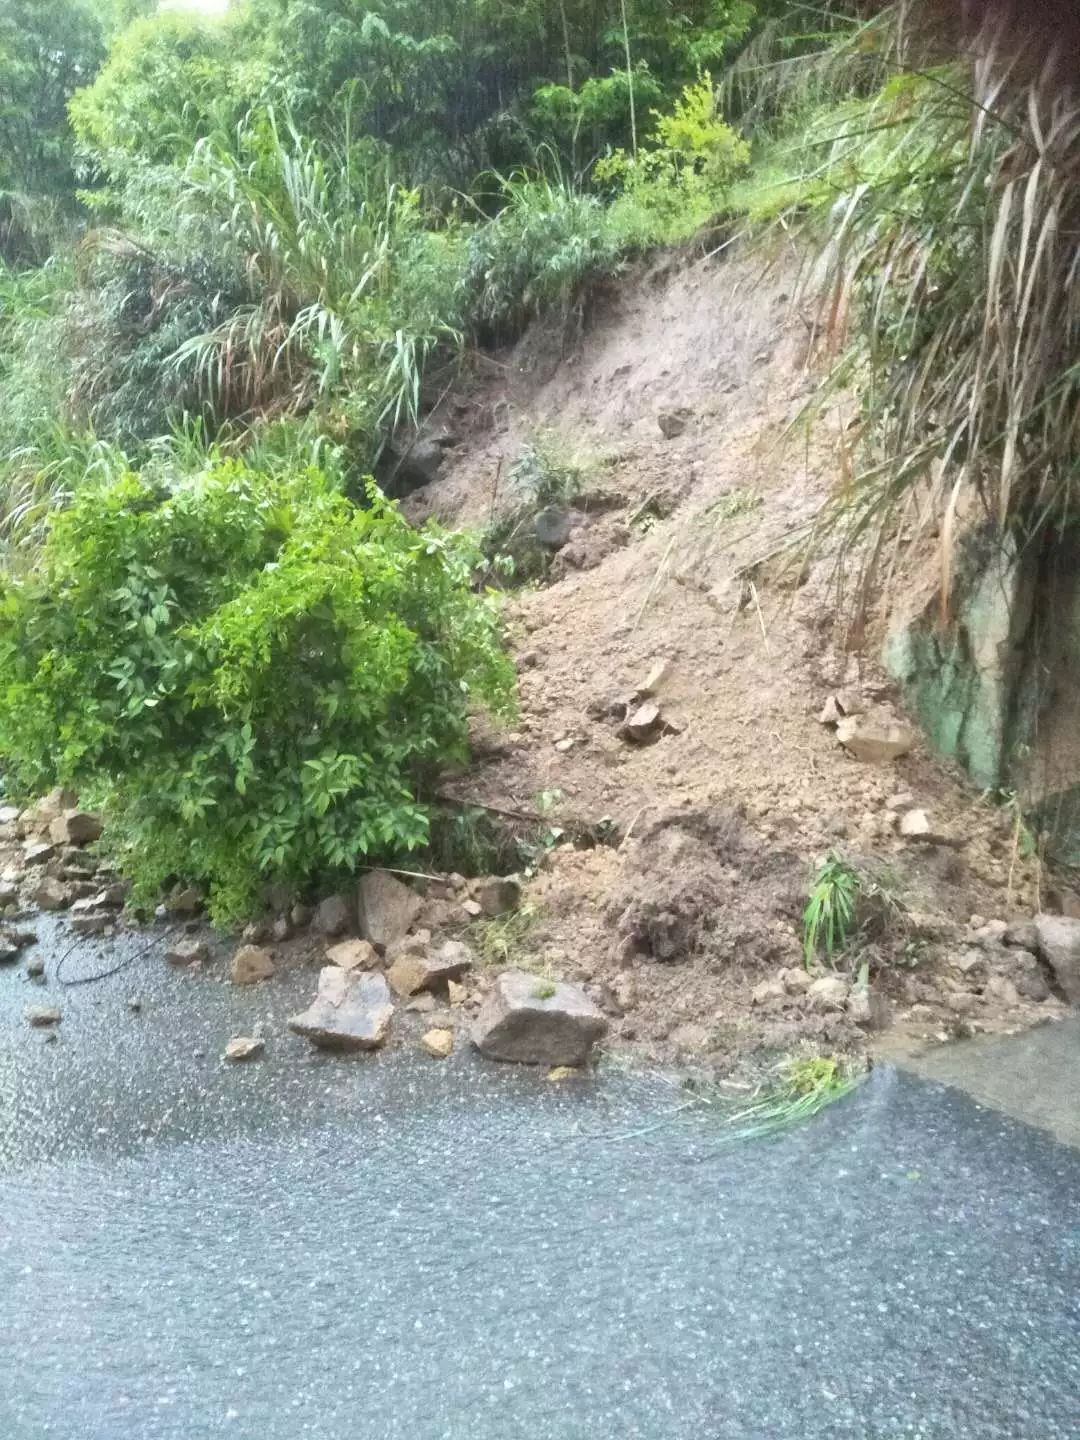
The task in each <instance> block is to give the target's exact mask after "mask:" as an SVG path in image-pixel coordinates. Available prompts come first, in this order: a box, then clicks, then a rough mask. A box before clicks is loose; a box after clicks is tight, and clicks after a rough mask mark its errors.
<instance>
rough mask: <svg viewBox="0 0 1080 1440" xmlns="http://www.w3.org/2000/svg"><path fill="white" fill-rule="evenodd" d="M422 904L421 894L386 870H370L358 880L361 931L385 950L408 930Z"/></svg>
mask: <svg viewBox="0 0 1080 1440" xmlns="http://www.w3.org/2000/svg"><path fill="white" fill-rule="evenodd" d="M421 905H422V901H421V899H420V896H419V895H417V894H416V892H415V891H414V890H410V889H409V887H408V886H407V885H403V884H402V883H401V881H400V880H398V879H397V877H396V876H394V875H391V874H390V872H389V871H388V870H373V871H372V872H371V873H370V874H369V875H365V876H363V878H362V879H361V881H360V932H361V934H362V935H363V936H364V938H365V940H370V941H371V943H372V945H374V946H375V947H376V948H377V949H379V950H386V949H388V948H389V946H391V945H395V944H396V943H397V942H398V941H399V940H403V939H404V938H405V936H406V935H407V934H408V933H409V931H410V930H411V929H412V926H413V924H414V923H415V921H416V917H417V916H418V915H419V914H420V909H421Z"/></svg>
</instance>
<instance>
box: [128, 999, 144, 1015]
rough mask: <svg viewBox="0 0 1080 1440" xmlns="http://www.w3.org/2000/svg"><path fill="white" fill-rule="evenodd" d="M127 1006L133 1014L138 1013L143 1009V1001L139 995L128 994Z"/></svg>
mask: <svg viewBox="0 0 1080 1440" xmlns="http://www.w3.org/2000/svg"><path fill="white" fill-rule="evenodd" d="M127 1008H128V1009H129V1010H130V1011H131V1013H132V1014H133V1015H138V1013H139V1011H140V1010H141V1009H142V1001H141V1000H140V999H139V997H138V995H129V996H128V998H127Z"/></svg>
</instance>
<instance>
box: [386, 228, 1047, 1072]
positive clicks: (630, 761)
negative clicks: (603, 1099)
mask: <svg viewBox="0 0 1080 1440" xmlns="http://www.w3.org/2000/svg"><path fill="white" fill-rule="evenodd" d="M795 269H796V267H795V265H794V263H793V262H789V261H787V260H784V259H783V258H780V259H776V260H774V261H773V263H772V264H771V265H769V266H768V267H765V266H764V265H763V263H762V262H761V261H760V260H756V261H749V260H741V259H740V260H734V261H731V260H729V259H727V258H726V257H723V256H712V257H709V258H705V259H697V260H693V261H689V260H671V261H668V262H666V263H664V264H663V265H660V266H657V267H654V268H651V269H649V270H647V271H644V272H643V273H640V274H637V275H635V276H633V277H630V278H628V279H627V280H626V282H625V283H624V284H622V285H621V286H620V287H619V288H618V289H617V291H615V292H614V293H612V294H611V295H609V296H608V297H606V298H605V300H604V301H603V303H602V304H601V305H600V306H599V308H598V313H596V314H595V315H594V316H593V317H592V320H591V323H590V324H589V325H588V326H587V327H586V328H585V330H584V332H583V333H578V334H575V335H573V336H571V337H570V338H569V339H567V336H566V334H565V332H564V331H563V330H562V329H561V327H559V328H553V327H551V326H550V325H549V326H547V327H537V328H536V329H534V331H533V332H532V333H530V334H529V335H527V336H526V337H525V339H524V340H523V341H522V342H521V343H520V344H519V345H518V347H517V348H516V349H515V350H514V351H513V352H512V353H510V354H507V355H505V356H503V357H501V360H500V363H499V364H498V365H494V364H492V365H486V367H485V368H486V371H487V373H486V374H485V375H484V376H483V377H482V378H480V379H477V380H476V382H475V383H474V384H473V386H472V387H471V388H469V389H468V390H467V391H466V392H465V393H463V394H460V395H458V396H457V397H455V398H454V399H452V400H451V401H450V402H449V403H448V404H447V405H446V406H445V407H444V411H443V414H442V415H441V416H440V417H439V419H440V421H441V423H442V424H443V425H444V427H445V431H444V435H443V438H444V440H446V441H448V442H451V448H450V449H449V450H448V451H447V457H448V458H447V460H446V461H445V463H444V465H443V468H442V471H441V473H440V475H439V477H438V479H437V480H436V481H435V482H434V483H432V484H431V485H429V486H427V487H426V488H424V489H423V490H420V491H418V492H416V493H415V494H414V495H413V496H411V497H410V499H409V501H408V502H407V506H408V509H409V510H410V512H411V513H412V514H413V515H416V516H421V515H423V516H427V515H437V516H439V517H441V518H443V519H444V520H446V521H447V522H449V523H452V524H458V525H461V524H468V525H482V524H484V523H486V522H487V521H488V520H489V519H490V518H491V516H492V515H493V514H494V515H498V514H499V513H500V512H501V511H503V510H505V508H506V507H507V506H508V505H509V504H511V503H513V501H514V496H513V494H512V493H511V492H512V486H511V485H510V484H509V482H508V478H507V477H508V475H509V472H510V469H511V467H512V466H513V463H514V461H515V458H516V457H517V456H518V455H519V454H520V452H521V447H522V445H523V444H524V443H525V442H527V441H528V439H529V438H530V436H532V435H534V434H535V432H536V431H537V430H538V429H542V430H544V431H546V432H548V433H549V435H550V436H552V437H554V438H555V440H556V441H557V443H558V444H559V445H560V446H562V447H563V448H564V449H565V450H566V451H568V452H573V453H574V454H575V455H576V456H577V457H578V459H579V462H584V464H585V471H586V477H585V485H584V493H583V495H582V496H581V497H580V498H579V499H578V500H577V501H576V502H575V503H574V504H573V505H572V506H570V507H569V514H568V515H564V516H562V517H561V519H560V525H561V526H562V528H563V529H564V530H567V529H568V531H569V534H568V537H567V538H566V543H565V544H563V545H562V546H561V548H559V549H558V551H557V553H556V554H555V555H554V559H553V561H552V563H551V567H550V574H549V577H548V581H547V583H544V584H542V585H540V586H539V587H537V588H535V589H531V590H523V591H520V592H518V593H517V594H516V595H514V597H513V599H512V601H511V607H510V608H511V615H512V625H513V630H514V634H515V636H516V642H515V643H516V651H517V658H518V661H519V665H520V668H521V707H522V713H521V719H520V723H519V724H518V726H517V728H516V730H514V731H513V732H512V733H509V734H505V733H503V734H499V733H482V734H479V735H478V736H477V737H476V750H477V763H476V765H475V767H474V769H473V770H472V771H471V772H470V773H469V775H468V776H467V777H463V778H461V779H460V780H459V782H458V783H457V785H456V793H457V794H458V795H459V796H461V797H467V798H469V799H471V800H474V801H477V802H480V803H483V804H486V805H490V806H493V807H500V808H506V809H510V810H521V811H524V812H532V811H535V810H537V809H541V810H544V811H546V813H548V814H549V815H550V816H551V817H552V819H553V820H554V822H555V823H559V824H567V823H568V822H571V821H572V822H573V823H574V825H575V826H576V827H578V828H579V829H584V830H588V831H591V832H592V833H593V834H599V835H600V836H601V837H603V836H605V835H606V834H610V835H611V836H612V837H613V840H614V843H600V844H597V845H596V846H595V847H594V848H589V849H582V848H573V847H571V846H562V847H559V848H557V849H555V850H554V851H553V853H552V854H551V855H550V858H549V861H548V863H547V864H546V865H545V866H543V867H542V868H541V870H540V873H539V874H538V876H537V877H536V879H535V880H534V881H533V882H532V884H531V887H530V890H529V895H528V900H529V905H530V907H531V912H530V913H531V923H517V924H515V926H514V927H513V929H512V931H511V930H508V932H507V934H506V935H505V937H503V946H502V948H503V952H504V955H505V957H506V958H508V959H510V960H512V961H513V962H514V963H524V964H526V965H532V966H536V967H541V968H546V969H547V970H549V971H550V972H551V973H553V974H559V975H565V976H569V977H571V978H576V979H580V980H582V981H584V982H586V983H587V984H589V985H590V986H592V987H593V988H594V991H595V993H596V994H597V996H598V998H600V1000H601V1002H602V1003H604V1004H605V1005H606V1007H607V1008H608V1010H609V1011H610V1012H611V1013H612V1015H613V1016H614V1017H615V1032H616V1034H617V1035H619V1036H621V1038H622V1039H623V1040H626V1041H630V1042H633V1043H641V1044H642V1045H645V1046H648V1047H658V1048H660V1049H661V1050H663V1051H664V1052H665V1053H677V1054H680V1055H682V1056H684V1057H685V1056H707V1057H710V1058H722V1057H723V1056H724V1055H725V1054H727V1053H729V1052H731V1051H732V1050H738V1049H743V1048H745V1047H746V1046H747V1044H756V1043H757V1042H758V1041H759V1040H764V1041H765V1042H767V1043H780V1044H785V1045H786V1044H790V1043H791V1042H792V1040H793V1039H796V1038H798V1037H800V1036H804V1035H805V1036H806V1037H808V1038H809V1039H811V1040H812V1041H813V1042H814V1043H815V1044H820V1043H822V1042H825V1043H829V1044H833V1045H837V1044H839V1045H843V1044H849V1043H850V1044H858V1043H861V1037H862V1036H863V1035H864V1034H865V1033H866V1031H867V1029H868V1028H870V1025H869V1022H870V1021H871V1020H872V1022H873V1026H874V1028H878V1027H880V1026H882V1025H886V1026H887V1029H888V1031H889V1034H890V1035H891V1037H892V1039H893V1040H895V1041H897V1042H898V1043H901V1044H908V1043H911V1042H912V1041H918V1040H921V1039H923V1038H928V1039H929V1038H934V1037H940V1038H944V1037H945V1036H946V1035H951V1034H955V1033H957V1032H960V1033H964V1032H969V1031H972V1030H983V1029H996V1028H1001V1027H1005V1026H1010V1025H1015V1024H1028V1023H1032V1022H1034V1021H1035V1020H1037V1019H1039V1018H1042V1017H1044V1016H1046V1015H1048V1014H1050V1013H1058V1012H1059V1011H1060V1009H1061V1006H1060V1005H1059V1002H1058V1000H1057V999H1056V998H1055V997H1054V995H1053V994H1052V993H1049V992H1048V989H1047V983H1046V981H1047V978H1048V977H1047V974H1046V973H1045V972H1044V970H1043V969H1042V968H1041V967H1040V964H1039V963H1038V962H1037V961H1036V959H1035V957H1034V955H1032V954H1030V953H1029V952H1028V951H1026V950H1024V949H1023V948H1016V947H1006V946H1005V945H1004V944H1002V943H1000V939H1001V937H1000V927H999V930H998V931H997V932H994V931H993V928H992V927H991V933H989V934H986V933H983V934H982V935H980V936H978V937H977V938H976V940H975V942H974V943H972V932H974V931H978V930H980V928H981V927H982V926H983V925H984V921H985V920H986V919H998V918H1000V919H1004V918H1005V917H1007V916H1010V915H1012V914H1014V913H1017V912H1021V911H1028V910H1030V909H1031V908H1032V907H1033V906H1034V905H1035V902H1036V898H1037V897H1036V894H1035V884H1036V878H1035V875H1034V872H1033V870H1032V868H1031V866H1030V865H1029V863H1028V862H1027V861H1026V860H1025V859H1024V857H1023V856H1022V855H1021V854H1020V853H1019V851H1018V847H1017V846H1016V845H1015V844H1014V826H1013V817H1012V816H1011V815H1009V814H1008V813H1005V812H1002V811H1001V810H997V809H994V808H991V807H990V806H989V805H988V804H987V803H986V802H985V800H983V799H981V798H980V797H979V796H978V795H977V794H976V793H974V791H973V790H972V788H971V787H970V786H969V785H967V784H965V783H963V782H962V781H961V780H960V779H959V777H958V776H957V775H956V774H955V773H952V772H950V771H949V770H948V769H947V768H946V767H944V766H943V765H942V764H940V763H939V762H937V761H936V760H934V759H933V758H931V757H930V756H929V755H928V753H927V752H926V750H925V748H924V746H923V745H922V744H921V743H916V744H915V746H914V748H913V749H912V750H911V751H910V752H909V753H907V754H905V755H903V756H902V757H901V758H898V759H895V760H891V761H888V762H884V763H873V762H868V761H860V760H859V759H857V758H855V757H854V755H853V754H852V753H850V751H849V750H848V749H846V748H844V746H843V745H841V744H840V743H839V741H838V737H837V733H836V728H835V726H830V725H825V724H822V723H821V721H820V720H819V716H820V714H821V712H822V709H823V707H824V706H825V705H826V702H828V701H829V698H830V696H833V695H835V694H836V692H837V691H843V696H842V699H841V705H842V706H843V705H845V704H846V706H847V708H848V709H849V710H852V709H854V710H858V709H860V708H863V707H866V708H867V709H868V710H870V711H871V712H875V711H876V713H874V714H872V716H871V719H870V720H867V719H865V718H864V719H863V720H862V721H860V722H858V723H861V724H864V725H869V724H871V723H876V722H877V721H878V720H879V719H888V718H889V714H888V712H889V710H890V709H891V712H892V715H893V716H896V717H897V718H900V719H902V717H901V716H900V714H899V711H898V708H897V704H898V702H897V699H896V694H895V691H894V689H893V687H892V685H891V684H890V682H889V680H888V678H887V677H886V676H885V675H884V673H883V672H882V671H881V669H880V668H879V667H878V665H877V663H876V651H877V644H876V641H873V642H872V641H870V640H865V641H864V642H863V647H862V649H861V650H860V649H858V648H851V649H848V648H846V647H845V640H844V638H843V637H844V635H845V633H846V634H847V635H848V636H849V637H850V635H851V631H850V628H848V629H847V630H846V631H845V627H843V626H841V625H839V624H838V623H837V622H838V616H837V612H836V607H835V604H834V600H835V594H836V587H835V580H836V567H835V562H834V559H833V558H832V557H831V556H829V555H828V554H826V553H823V551H822V549H821V547H818V548H817V549H816V550H815V551H812V552H811V553H810V555H809V557H808V560H807V562H806V563H805V564H803V565H799V564H792V563H791V559H790V556H778V555H777V551H778V547H780V546H781V542H782V541H783V539H784V537H785V536H787V535H788V534H789V533H790V532H791V530H792V529H793V528H794V527H798V526H799V525H801V524H804V523H805V522H808V521H809V520H810V519H811V518H812V517H813V515H814V514H815V512H816V510H817V508H818V506H819V505H820V502H821V500H822V498H823V496H824V495H825V494H826V492H827V488H828V487H829V485H830V484H831V483H833V482H834V479H835V477H836V475H837V473H838V466H839V463H840V450H841V446H842V442H843V437H844V428H845V424H846V422H847V420H848V418H849V417H846V416H845V415H843V414H842V413H840V412H839V411H834V412H833V413H831V414H829V415H827V416H826V417H824V418H823V419H822V420H821V421H820V422H819V423H818V424H817V425H816V426H815V427H814V429H813V430H812V431H810V432H808V431H807V429H806V428H805V427H804V426H803V425H801V424H798V423H796V424H794V425H793V424H792V422H793V421H797V420H798V417H799V415H800V412H801V410H802V408H803V406H804V404H805V401H806V398H807V396H808V395H809V394H810V393H812V391H813V389H814V386H815V376H814V372H813V368H812V364H811V361H810V359H809V351H810V341H811V336H812V332H813V327H814V320H815V315H814V312H813V307H812V305H811V304H810V303H809V302H808V301H806V300H805V299H802V300H800V299H799V298H798V297H797V296H796V285H795ZM566 521H568V522H569V523H568V525H567V524H566V523H564V522H566ZM849 643H853V642H849ZM658 667H659V669H662V672H663V673H662V677H661V678H659V679H657V680H656V685H655V689H656V694H655V700H656V703H657V704H658V706H659V710H660V715H659V720H658V721H657V722H655V723H654V724H653V725H652V726H651V728H650V727H649V726H648V725H647V724H644V723H643V727H642V728H643V730H644V734H643V736H642V738H640V739H638V740H635V739H634V738H632V737H629V736H628V735H627V733H626V729H625V723H624V722H625V720H626V717H627V713H628V711H627V706H628V703H629V709H630V712H631V713H632V711H633V709H634V701H635V695H636V697H637V699H638V700H640V699H642V698H644V697H643V696H642V691H643V690H644V688H646V679H647V677H649V676H650V672H656V673H659V672H658ZM654 678H655V675H654ZM881 707H885V711H884V712H882V709H881ZM642 718H643V722H646V721H648V719H649V717H648V715H646V716H645V717H642ZM920 812H923V813H922V814H920ZM905 816H907V817H908V818H906V819H905V818H904V817H905ZM609 817H610V820H611V821H612V822H613V824H612V825H611V826H610V827H608V826H607V824H606V822H607V820H608V818H609ZM924 821H925V823H924ZM905 832H910V833H905ZM832 849H835V850H837V851H839V852H841V853H842V854H843V855H844V856H845V857H846V858H847V859H848V860H849V861H850V862H851V863H852V864H853V866H854V867H855V868H856V869H857V870H858V871H859V872H860V874H861V875H862V876H863V879H864V891H865V892H866V900H865V906H866V908H865V914H866V916H867V917H868V937H869V938H868V940H867V943H866V944H864V945H862V946H861V947H859V948H857V949H855V950H853V951H852V952H851V953H850V954H845V955H844V956H840V957H837V960H836V964H837V966H838V969H839V974H840V977H841V979H842V980H843V981H844V983H843V984H841V985H832V986H830V985H825V986H819V987H817V989H818V991H819V992H821V993H816V994H814V995H811V996H807V995H806V994H805V990H806V985H807V983H808V982H807V980H806V979H805V977H804V974H803V972H802V970H801V961H802V952H801V928H800V921H801V915H802V911H803V908H804V906H805V904H806V901H807V894H808V889H809V886H810V884H811V881H812V876H813V866H814V863H815V861H816V860H818V859H820V858H821V857H822V856H823V855H825V854H826V853H827V852H829V851H830V850H832ZM864 962H868V967H869V978H870V995H871V997H872V1001H873V1003H872V1004H870V1005H869V1006H868V1004H867V998H866V996H865V995H863V996H860V995H858V994H856V995H855V997H854V998H853V999H848V1000H847V1001H846V1002H845V998H844V997H845V993H846V982H847V981H848V980H850V979H854V980H856V981H858V979H859V976H860V972H862V973H863V975H865V973H866V972H865V971H862V966H863V963H864ZM858 988H859V987H858V985H856V990H858ZM882 1001H884V1002H887V1011H888V1017H887V1020H886V1017H885V1009H886V1006H885V1005H882V1004H881V1003H880V1002H882ZM868 1009H869V1011H871V1012H872V1014H868V1013H867V1012H868Z"/></svg>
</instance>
